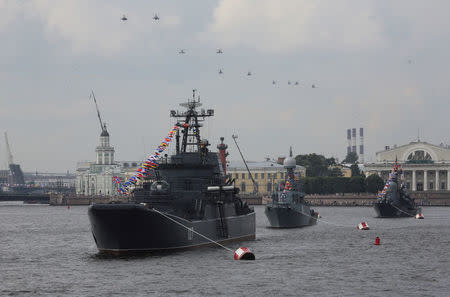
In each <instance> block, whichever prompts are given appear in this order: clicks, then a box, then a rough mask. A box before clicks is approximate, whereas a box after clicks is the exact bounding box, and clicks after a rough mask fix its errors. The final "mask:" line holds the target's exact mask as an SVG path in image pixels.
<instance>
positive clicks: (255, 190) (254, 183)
mask: <svg viewBox="0 0 450 297" xmlns="http://www.w3.org/2000/svg"><path fill="white" fill-rule="evenodd" d="M231 138H233V140H234V143H235V144H236V147H237V149H238V151H239V154H240V155H241V158H242V161H244V165H245V167H246V168H247V171H248V175H249V176H250V179H251V180H252V183H253V193H254V194H256V193H258V184H257V183H256V182H255V179H254V178H253V175H252V173H251V171H250V168H248V165H247V162H246V161H245V159H244V155H242V152H241V149H240V148H239V145H238V144H237V141H236V138H238V136H237V135H234V134H233V135H231Z"/></svg>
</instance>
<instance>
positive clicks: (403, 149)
mask: <svg viewBox="0 0 450 297" xmlns="http://www.w3.org/2000/svg"><path fill="white" fill-rule="evenodd" d="M396 159H397V160H398V162H399V163H400V164H401V165H402V168H403V171H404V172H405V184H406V187H407V188H408V189H410V190H412V191H450V149H449V148H448V147H446V146H444V145H439V146H438V145H433V144H429V143H426V142H422V141H417V142H411V143H409V144H405V145H401V146H395V147H393V148H390V147H388V146H386V148H385V150H384V151H380V152H377V153H376V160H377V161H376V162H375V163H366V164H364V167H365V173H366V175H370V174H373V173H376V174H378V175H380V176H381V177H382V178H383V179H384V180H386V179H387V178H388V176H389V173H390V172H391V170H392V167H393V164H394V163H395V160H396Z"/></svg>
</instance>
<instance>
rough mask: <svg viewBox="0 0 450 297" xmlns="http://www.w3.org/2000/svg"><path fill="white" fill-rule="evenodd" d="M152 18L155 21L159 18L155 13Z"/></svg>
mask: <svg viewBox="0 0 450 297" xmlns="http://www.w3.org/2000/svg"><path fill="white" fill-rule="evenodd" d="M153 19H154V20H155V21H157V20H159V16H158V15H157V14H156V13H155V16H154V17H153Z"/></svg>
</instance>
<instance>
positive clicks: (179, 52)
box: [121, 13, 411, 89]
mask: <svg viewBox="0 0 450 297" xmlns="http://www.w3.org/2000/svg"><path fill="white" fill-rule="evenodd" d="M159 19H160V18H159V16H158V14H157V13H155V15H154V16H153V20H155V21H159ZM121 20H122V21H123V22H125V21H128V18H127V16H126V15H125V14H124V15H122V18H121ZM178 54H180V55H184V54H186V50H185V49H180V50H179V51H178ZM216 54H223V50H222V49H221V48H218V49H217V50H216ZM408 62H409V63H411V61H410V60H409V61H408ZM219 75H223V70H222V68H220V69H219ZM247 76H252V72H251V71H248V72H247ZM276 84H277V81H276V80H273V81H272V85H276ZM288 85H292V83H291V81H290V80H288ZM298 85H300V83H299V82H298V81H296V82H295V83H294V86H298ZM311 88H313V89H315V88H316V85H315V84H312V86H311Z"/></svg>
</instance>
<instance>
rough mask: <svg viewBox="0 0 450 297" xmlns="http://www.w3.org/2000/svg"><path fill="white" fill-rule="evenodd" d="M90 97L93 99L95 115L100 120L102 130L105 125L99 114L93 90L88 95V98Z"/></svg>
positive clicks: (104, 128)
mask: <svg viewBox="0 0 450 297" xmlns="http://www.w3.org/2000/svg"><path fill="white" fill-rule="evenodd" d="M91 97H92V99H94V103H95V108H96V109H97V116H98V120H99V122H100V129H102V131H105V130H106V125H105V124H103V121H102V117H101V116H100V110H99V109H98V105H97V100H96V99H95V94H94V91H93V90H92V91H91V95H89V98H91Z"/></svg>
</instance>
